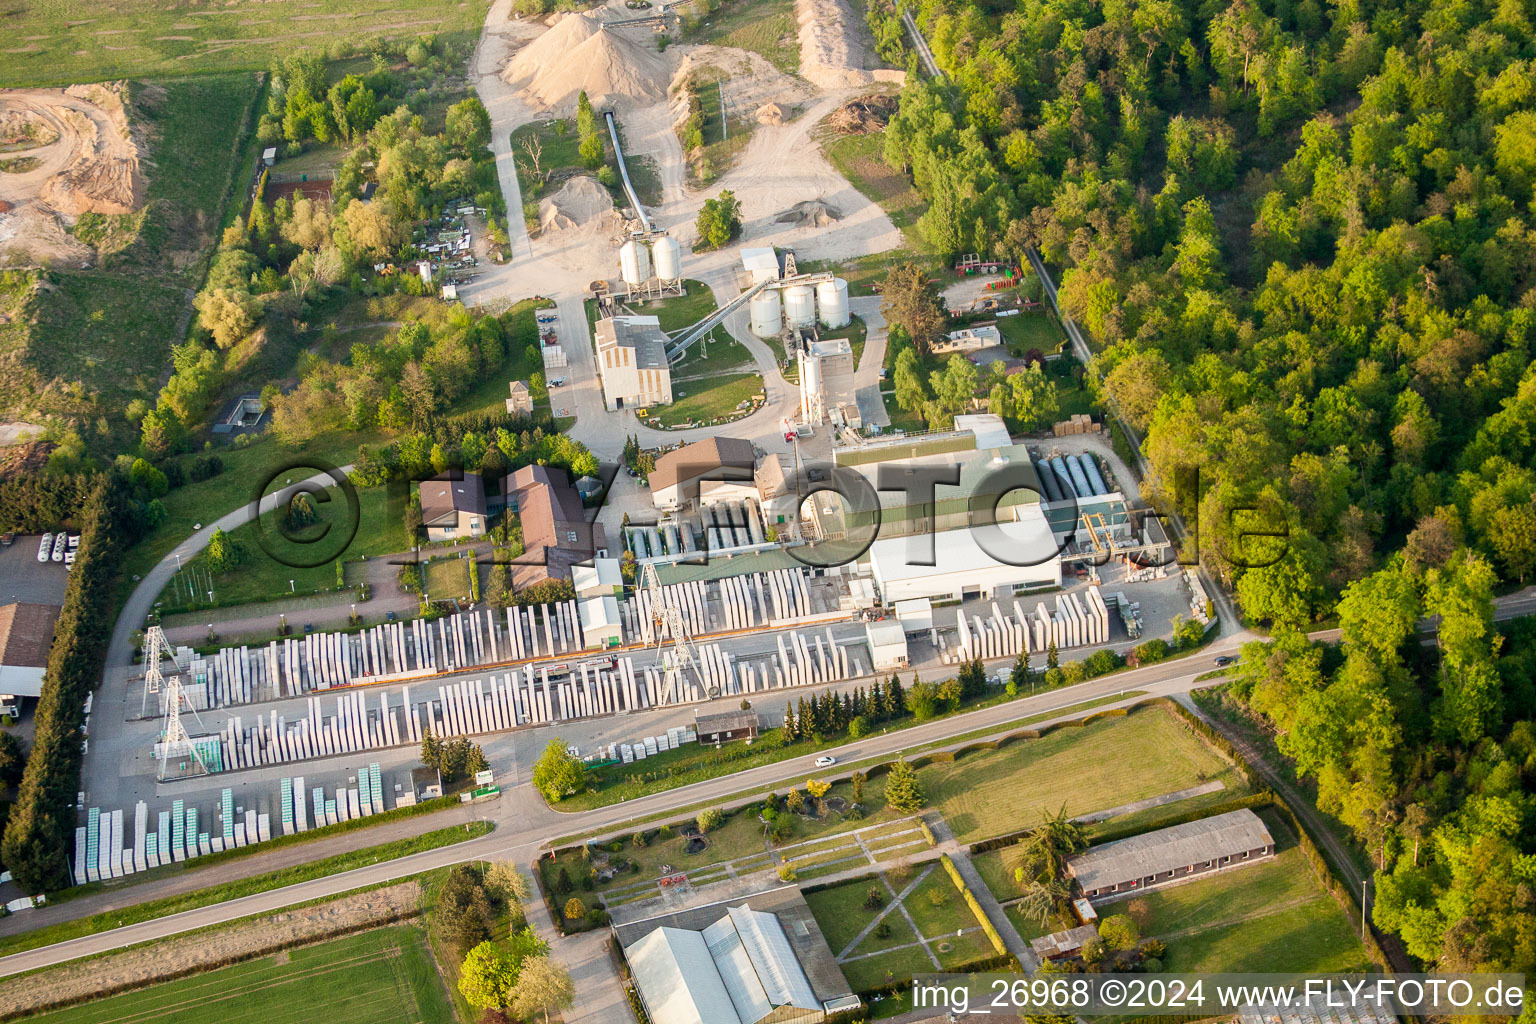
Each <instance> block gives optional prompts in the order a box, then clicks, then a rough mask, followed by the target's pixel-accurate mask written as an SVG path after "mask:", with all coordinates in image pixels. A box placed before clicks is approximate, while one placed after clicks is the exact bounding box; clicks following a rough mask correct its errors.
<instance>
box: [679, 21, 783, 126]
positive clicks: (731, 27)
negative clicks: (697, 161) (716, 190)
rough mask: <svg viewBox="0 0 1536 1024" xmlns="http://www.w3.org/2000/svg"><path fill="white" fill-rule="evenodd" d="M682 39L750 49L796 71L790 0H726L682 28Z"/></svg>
mask: <svg viewBox="0 0 1536 1024" xmlns="http://www.w3.org/2000/svg"><path fill="white" fill-rule="evenodd" d="M684 39H685V40H686V41H687V42H690V43H713V44H715V45H717V46H735V47H738V48H740V49H743V50H751V51H752V52H753V53H760V54H762V55H763V56H764V57H766V58H768V61H769V62H770V63H771V64H773V66H774V67H776V68H778V69H779V70H780V71H783V72H784V73H785V74H790V75H794V74H798V73H799V71H800V46H799V43H798V40H797V38H796V24H795V5H794V3H793V0H726V2H725V3H724V4H722V5H721V6H720V8H719V9H718V10H716V11H714V12H712V13H711V14H709V15H708V21H707V22H703V23H699V24H697V25H695V26H694V27H693V28H691V29H690V30H689V31H687V32H685V33H684ZM707 137H708V136H706V138H707Z"/></svg>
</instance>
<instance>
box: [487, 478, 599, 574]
mask: <svg viewBox="0 0 1536 1024" xmlns="http://www.w3.org/2000/svg"><path fill="white" fill-rule="evenodd" d="M503 492H504V493H505V495H506V501H507V510H508V512H509V513H510V512H514V511H515V512H516V514H517V518H518V522H520V523H521V524H522V530H523V554H522V556H521V557H520V558H518V559H517V560H516V562H515V564H514V566H513V571H512V579H513V584H514V585H515V586H516V587H517V588H518V589H519V590H521V589H522V588H524V587H528V586H532V585H533V584H535V583H540V582H543V581H544V580H547V579H559V580H569V579H571V567H572V566H574V565H576V564H577V563H578V562H586V561H589V560H590V559H592V558H593V557H602V558H606V557H607V556H608V542H607V537H606V535H605V533H604V531H603V527H602V525H601V524H598V523H589V522H587V516H586V511H585V510H584V509H583V508H582V504H581V495H579V494H577V493H576V488H575V487H573V486H571V475H570V474H569V473H567V472H566V471H565V470H563V469H560V468H558V467H552V466H524V467H523V468H522V469H519V470H517V471H516V472H515V473H512V474H511V475H510V476H508V477H507V478H506V483H505V486H504V488H503Z"/></svg>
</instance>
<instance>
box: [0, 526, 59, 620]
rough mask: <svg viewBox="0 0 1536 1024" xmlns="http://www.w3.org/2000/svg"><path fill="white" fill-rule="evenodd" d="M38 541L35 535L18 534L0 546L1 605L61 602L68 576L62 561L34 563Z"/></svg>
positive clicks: (37, 536) (40, 538)
mask: <svg viewBox="0 0 1536 1024" xmlns="http://www.w3.org/2000/svg"><path fill="white" fill-rule="evenodd" d="M55 536H57V535H55ZM41 540H42V537H41V535H39V534H36V533H18V534H17V535H16V540H15V541H14V542H12V544H11V546H10V547H0V604H10V603H11V602H13V601H20V602H22V603H24V604H63V603H64V583H65V581H66V580H68V579H69V574H68V573H67V572H66V571H65V569H64V563H63V562H55V561H53V560H52V559H50V560H49V561H47V562H39V561H38V560H37V545H38V542H39V541H41Z"/></svg>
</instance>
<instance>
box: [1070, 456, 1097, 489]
mask: <svg viewBox="0 0 1536 1024" xmlns="http://www.w3.org/2000/svg"><path fill="white" fill-rule="evenodd" d="M1066 461H1067V472H1068V473H1071V474H1072V488H1073V489H1074V490H1076V491H1077V496H1078V497H1079V498H1091V497H1093V488H1092V487H1090V486H1089V485H1088V474H1086V473H1084V472H1083V466H1082V463H1080V462H1078V461H1077V458H1076V456H1072V455H1068V456H1067V460H1066Z"/></svg>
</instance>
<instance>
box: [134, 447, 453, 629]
mask: <svg viewBox="0 0 1536 1024" xmlns="http://www.w3.org/2000/svg"><path fill="white" fill-rule="evenodd" d="M228 472H229V471H228V470H227V469H226V470H225V474H228ZM283 479H284V480H287V479H289V478H288V477H284V478H283ZM281 486H282V483H281V481H279V482H277V483H276V484H275V485H274V486H273V487H272V488H269V490H276V489H278V488H279V487H281ZM324 494H325V495H326V498H328V499H329V500H322V499H321V498H320V497H319V496H318V495H317V496H316V497H315V498H314V499H313V504H314V509H315V512H316V514H317V515H318V516H319V521H318V522H317V523H315V524H314V525H313V526H307V527H305V528H303V529H302V530H298V531H290V533H291V535H292V538H293V539H291V540H290V539H289V537H287V536H284V533H283V515H284V512H283V510H281V509H273V510H272V511H270V512H266V513H264V514H263V515H262V517H261V525H260V527H258V526H257V524H256V523H246V524H245V525H244V526H240V527H236V528H235V529H234V530H232V531H230V536H231V537H232V538H234V540H235V542H236V543H237V544H239V545H240V547H241V549H242V550H243V551H244V552H245V557H244V560H243V561H242V562H241V564H240V565H239V566H237V567H236V568H234V569H231V570H230V571H229V572H225V573H218V574H216V575H214V577H213V580H212V584H213V593H214V598H213V604H215V605H217V606H220V607H227V606H229V605H236V604H245V603H247V602H251V601H265V600H269V599H272V598H283V597H287V596H289V595H290V594H314V593H319V592H322V591H331V590H336V589H338V587H337V584H336V560H337V559H338V558H340V559H343V560H345V561H352V560H354V559H358V558H364V557H367V558H373V557H377V556H379V555H388V554H393V553H395V552H399V551H404V550H406V549H407V547H408V544H407V543H406V539H405V527H404V518H403V517H404V515H405V508H404V503H403V502H398V501H397V502H394V503H391V502H390V500H389V491H388V489H387V488H385V487H365V488H362V489H361V490H359V491H358V492H357V505H358V527H357V535H356V536H355V537H353V538H352V539H351V542H350V543H346V545H345V547H343V546H342V544H343V542H344V541H346V538H347V533H348V528H349V525H350V522H351V519H350V512H349V508H348V505H347V499H346V498H345V496H343V494H342V492H341V489H340V488H339V487H328V488H326V490H325V492H324ZM246 498H247V500H249V495H247V496H246ZM262 537H265V544H266V546H265V547H263V545H262V540H261V538H262ZM269 549H270V551H271V554H268V550H269ZM327 556H328V557H327ZM320 558H324V559H325V561H324V562H322V564H320V565H317V566H314V567H312V568H301V567H297V566H292V565H288V564H286V563H287V562H295V561H315V560H318V559H320ZM280 559H281V560H280ZM206 573H207V558H206V555H205V554H200V555H198V556H197V557H196V558H193V559H191V560H190V561H188V562H187V563H186V564H185V565H184V566H183V567H182V569H181V571H180V572H178V573H177V574H176V576H174V577H172V579H171V582H170V583H169V584H168V585H167V586H166V588H165V590H163V591H161V593H160V602H161V603H162V604H163V607H162V608H161V609H160V610H161V612H162V614H165V613H171V612H176V611H190V610H192V609H194V608H206V607H208V605H209V601H208V595H207V592H206V590H203V591H199V590H198V589H197V588H198V587H199V586H205V585H206V580H207V575H206ZM466 586H467V584H466Z"/></svg>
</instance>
